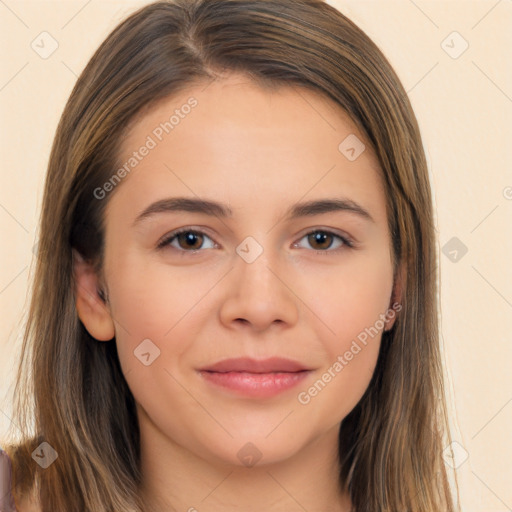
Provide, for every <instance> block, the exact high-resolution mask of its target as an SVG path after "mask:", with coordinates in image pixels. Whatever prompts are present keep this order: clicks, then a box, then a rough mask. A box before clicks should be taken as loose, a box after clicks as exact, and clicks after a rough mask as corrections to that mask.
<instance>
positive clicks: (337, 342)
mask: <svg viewBox="0 0 512 512" xmlns="http://www.w3.org/2000/svg"><path fill="white" fill-rule="evenodd" d="M191 96H193V97H194V98H196V99H197V102H198V104H197V106H196V107H195V108H193V109H192V110H191V111H190V113H189V114H188V115H187V116H186V117H184V118H183V119H180V122H179V124H178V125H177V126H175V127H174V129H173V130H172V131H171V132H170V133H169V134H165V135H164V136H163V138H162V140H161V141H158V140H157V139H156V138H155V137H153V138H154V139H155V140H157V142H158V144H157V145H156V147H154V148H153V149H151V150H150V151H149V153H148V154H147V155H146V156H145V157H144V158H143V159H142V160H141V161H140V163H138V165H137V166H136V168H135V169H134V170H133V171H132V172H131V173H130V174H129V175H128V176H126V177H125V178H124V179H123V180H122V182H121V183H120V184H119V185H117V188H116V190H115V192H114V193H112V195H111V196H110V197H107V199H104V200H105V201H106V200H108V201H109V202H108V207H107V210H106V220H105V227H106V232H105V260H104V264H105V265H104V274H103V276H104V282H102V281H100V279H99V278H98V276H96V275H95V274H94V273H93V272H92V269H91V268H90V267H89V266H88V265H87V264H86V263H85V262H83V261H82V260H81V259H80V258H79V257H78V256H77V255H76V254H75V256H77V257H76V258H75V273H76V279H77V281H78V284H79V286H78V288H77V290H78V291H77V310H78V314H79V316H80V319H81V321H82V322H83V324H84V325H85V327H86V328H87V329H88V331H89V332H90V334H91V335H92V336H93V337H94V338H96V339H97V340H98V342H106V341H108V340H112V338H114V336H115V343H117V347H118V351H119V358H120V362H121V366H122V369H123V373H124V375H125V377H126V380H127V383H128V385H129V387H130V389H131V391H132V393H133V395H134V397H135V401H136V403H137V414H138V419H139V425H140V433H141V469H142V474H143V485H142V490H141V492H142V493H143V496H144V497H145V499H146V500H147V503H148V504H149V505H150V509H151V510H155V511H164V510H180V511H181V510H183V511H190V512H193V511H195V510H197V511H198V512H213V511H215V512H217V511H223V512H230V511H235V510H236V511H239V510H244V511H247V512H261V511H263V510H264V511H268V512H276V511H280V512H284V511H286V512H299V511H304V510H307V511H309V512H313V511H315V512H320V511H322V512H327V511H330V512H348V511H349V510H350V500H349V498H348V493H347V492H346V491H343V490H340V488H339V484H338V473H339V471H338V468H337V446H338V440H337V436H338V430H339V426H340V422H341V421H342V420H343V418H344V417H345V416H346V415H347V414H348V413H349V412H350V411H351V410H352V409H353V408H354V406H355V405H356V404H357V403H358V401H359V400H360V399H361V397H362V395H363V394H364V392H365V390H366V389H367V387H368V384H369V382H370V379H371V377H372V374H373V372H374V369H375V365H376V361H377V356H378V351H379V346H380V339H381V335H382V330H380V332H379V334H378V335H377V336H374V337H373V338H369V341H368V343H367V344H366V345H365V346H363V345H361V344H360V345H361V347H363V348H362V350H360V351H359V352H358V353H357V355H354V356H353V358H350V360H346V359H344V361H345V362H346V364H344V366H343V369H342V371H338V372H336V374H335V377H332V378H331V379H330V380H329V382H328V383H327V384H326V385H325V387H324V388H323V389H322V390H321V391H320V392H318V393H317V394H316V395H314V393H313V394H309V395H308V396H309V397H310V400H309V401H308V402H307V403H301V402H300V401H299V399H298V395H299V393H300V392H307V391H308V389H310V388H311V387H312V386H313V385H314V384H315V382H317V381H318V380H319V379H322V375H323V374H324V373H325V372H327V371H328V369H329V368H331V372H332V367H333V363H335V362H336V361H337V360H338V361H339V359H337V358H338V356H340V355H341V356H343V354H345V353H346V352H347V351H349V350H350V347H351V345H352V343H353V341H354V340H355V339H357V336H358V335H359V334H360V333H361V332H362V331H364V330H365V328H370V327H372V326H374V325H376V321H377V320H378V319H379V315H382V314H385V313H386V312H387V311H389V308H391V305H392V304H393V302H395V301H399V300H400V289H399V288H398V286H395V287H394V286H393V284H394V283H393V272H392V259H391V245H390V243H391V241H390V234H389V231H388V227H387V217H386V202H385V195H384V189H383V186H382V182H381V178H380V175H379V173H380V172H381V171H380V170H379V165H378V161H377V159H376V157H375V156H374V154H373V153H372V152H371V149H370V145H369V144H368V143H367V142H365V144H366V149H365V150H364V151H363V152H362V153H361V154H360V156H359V157H358V158H356V159H355V160H354V161H350V160H349V159H348V158H347V157H346V156H345V155H344V154H342V153H341V152H340V151H339V150H338V146H339V144H340V142H341V141H343V140H344V139H345V138H346V137H347V136H348V135H350V134H355V135H356V136H357V137H358V138H359V139H360V140H361V141H365V139H364V137H363V135H362V134H361V133H360V131H359V130H358V129H357V128H356V126H355V125H354V124H353V123H352V121H351V120H350V119H349V117H348V116H347V115H346V114H345V113H344V112H343V111H342V110H341V109H340V108H339V107H337V106H336V105H335V104H334V103H332V102H331V101H330V100H328V99H326V98H325V97H323V96H321V95H319V94H317V93H314V92H311V91H307V90H305V89H296V88H292V87H285V88H280V89H278V90H276V91H273V92H269V91H267V90H263V89H261V88H259V87H258V86H257V85H255V84H253V83H252V82H250V81H249V80H248V79H247V78H244V77H242V76H237V75H232V76H228V77H225V78H223V79H219V80H217V81H214V82H212V83H210V84H209V85H208V86H207V87H205V84H201V85H197V86H193V87H190V88H189V89H188V90H187V91H186V92H182V93H180V94H178V95H176V96H173V97H172V98H167V99H166V100H165V101H163V102H160V103H159V104H158V105H157V106H156V107H155V108H152V109H151V110H150V111H149V112H146V113H144V115H143V116H141V118H140V119H137V121H136V123H134V125H133V126H132V127H131V128H130V131H129V134H128V136H127V137H126V139H124V140H123V144H122V151H121V155H120V159H119V160H120V161H121V162H126V161H127V160H128V159H129V158H130V156H131V155H132V153H133V151H135V150H137V149H138V148H140V147H141V145H143V144H144V143H145V141H146V140H147V137H148V135H151V134H152V133H153V130H154V129H155V127H157V126H159V124H160V123H162V122H164V121H166V120H168V119H169V116H170V115H171V114H172V113H173V112H174V110H175V109H176V108H180V106H182V105H184V104H185V103H186V102H187V100H188V98H190V97H191ZM171 197H186V198H191V199H198V198H202V199H208V200H211V201H216V202H219V203H222V204H223V205H225V206H226V207H229V208H231V210H232V212H233V213H232V216H228V217H225V218H223V217H220V216H214V215H208V214H206V213H199V212H190V211H165V212H159V213H153V214H152V215H148V216H146V217H144V218H143V219H141V220H139V221H138V222H136V219H137V217H138V216H139V214H140V213H141V212H142V211H143V210H144V209H145V208H147V207H148V206H149V205H150V204H152V203H153V202H155V201H158V200H161V199H166V198H171ZM340 198H343V199H349V200H352V201H354V202H356V203H358V205H360V206H361V207H362V208H364V209H365V210H366V211H367V212H368V213H369V214H370V215H371V218H372V220H370V219H368V218H366V217H365V216H363V215H360V214H358V213H355V212H351V211H348V210H336V211H327V212H323V213H319V214H315V215H308V216H300V217H296V218H290V219H288V218H285V213H286V212H287V210H288V209H289V208H290V207H291V206H292V205H294V204H295V203H298V202H306V201H313V200H321V199H340ZM178 228H190V229H191V230H192V231H193V232H196V237H195V238H194V237H193V236H192V235H190V234H189V235H188V236H189V237H192V238H191V242H189V244H190V246H192V248H193V249H195V253H194V254H192V252H191V251H192V249H189V248H188V246H187V238H186V234H184V235H180V236H179V237H175V238H174V239H173V241H172V242H170V243H169V244H168V245H166V246H164V247H163V248H161V249H157V245H158V242H159V241H160V240H161V239H162V238H163V237H164V236H165V235H168V234H170V233H171V232H173V231H174V230H176V229H178ZM198 231H199V232H200V233H199V234H197V232H198ZM315 231H320V232H321V233H326V234H325V236H326V238H325V239H324V240H322V239H321V238H320V239H316V238H314V237H313V236H309V237H308V236H307V235H308V234H309V233H311V232H315ZM338 236H342V237H346V238H349V240H352V241H353V243H354V247H353V248H350V247H348V246H346V245H344V244H343V242H342V241H341V239H339V238H338ZM246 237H252V238H253V239H254V240H255V241H256V242H257V244H259V247H261V248H262V249H263V252H262V253H261V254H260V255H259V256H257V257H256V259H255V260H254V261H251V262H250V263H249V262H248V261H247V260H245V259H244V258H242V257H241V256H240V255H239V254H238V253H237V251H236V249H237V247H239V246H240V244H241V243H242V242H243V241H244V240H245V239H246ZM251 243H252V242H251ZM241 247H245V248H246V249H247V248H248V247H249V246H245V244H242V246H241ZM250 247H251V248H250V250H249V252H250V251H254V250H255V249H254V247H256V246H254V245H251V246H250ZM240 254H242V253H240ZM253 254H254V253H253ZM99 286H104V288H105V290H106V291H107V293H108V303H107V305H106V307H105V306H104V305H102V303H101V301H100V300H98V295H97V287H99ZM393 323H394V318H391V319H387V320H386V322H385V326H384V327H383V329H390V328H391V327H392V325H393ZM146 339H150V340H151V343H152V344H153V345H146V350H145V352H146V353H148V351H150V356H151V357H154V356H153V355H151V354H155V352H154V351H155V348H152V347H155V346H156V347H158V349H159V350H160V355H159V357H157V358H156V359H154V361H153V362H151V363H150V364H148V365H145V364H143V363H141V360H140V359H139V358H137V357H136V356H135V355H134V351H135V352H137V350H136V349H137V347H138V346H139V345H140V344H141V342H142V341H143V340H146ZM112 342H113V341H112ZM148 346H149V347H150V348H147V347H148ZM241 356H248V357H252V358H254V359H265V358H269V357H273V356H278V357H285V358H288V359H293V360H295V361H298V362H301V363H303V364H304V365H307V367H308V368H310V369H311V371H310V372H309V373H308V374H307V375H306V377H305V378H304V379H303V381H301V383H300V384H299V385H298V386H296V387H293V388H292V389H288V390H285V391H283V392H281V393H278V394H276V395H275V396H271V397H248V396H241V395H239V394H236V393H235V392H233V391H232V390H228V389H224V388H219V387H218V386H215V385H212V384H211V383H209V382H207V381H205V379H204V378H203V377H202V375H201V374H200V373H199V372H198V369H199V368H201V367H203V366H205V365H207V364H212V363H215V362H217V361H220V360H222V359H226V358H232V357H241ZM324 382H325V381H324ZM313 395H314V396H313ZM302 396H303V397H304V394H303V395H302ZM248 443H252V444H251V445H248ZM241 449H242V454H245V455H247V453H248V454H249V455H254V456H255V458H256V459H257V460H256V463H255V464H254V465H251V466H249V465H248V464H247V463H246V462H244V460H247V459H243V457H242V456H241V455H240V454H239V451H240V450H241Z"/></svg>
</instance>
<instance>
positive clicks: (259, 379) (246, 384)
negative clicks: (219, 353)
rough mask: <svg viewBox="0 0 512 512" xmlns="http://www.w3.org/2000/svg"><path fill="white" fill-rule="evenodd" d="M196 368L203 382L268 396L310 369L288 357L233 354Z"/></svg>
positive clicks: (292, 384) (288, 386)
mask: <svg viewBox="0 0 512 512" xmlns="http://www.w3.org/2000/svg"><path fill="white" fill-rule="evenodd" d="M198 371H199V373H200V375H201V377H202V378H203V379H204V381H205V382H207V383H208V384H211V385H213V386H215V387H217V388H219V387H220V388H223V389H224V390H227V391H228V392H230V393H235V394H237V395H242V396H246V397H253V398H270V397H272V396H275V395H277V394H279V393H282V392H284V391H287V390H289V389H291V388H293V387H295V386H297V385H298V384H299V383H300V382H302V381H303V380H304V379H305V378H306V377H307V376H309V375H310V374H311V373H312V371H313V369H312V368H309V367H307V366H305V365H303V364H301V363H299V362H297V361H293V360H291V359H283V358H270V359H264V360H256V359H250V358H237V359H225V360H223V361H219V362H218V363H215V364H213V365H211V366H207V367H204V368H201V369H200V370H198Z"/></svg>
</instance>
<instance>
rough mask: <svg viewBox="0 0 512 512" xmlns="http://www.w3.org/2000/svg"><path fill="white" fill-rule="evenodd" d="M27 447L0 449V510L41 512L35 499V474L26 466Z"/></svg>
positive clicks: (28, 465)
mask: <svg viewBox="0 0 512 512" xmlns="http://www.w3.org/2000/svg"><path fill="white" fill-rule="evenodd" d="M28 449H29V447H28V446H27V445H24V444H22V445H17V446H12V445H11V446H7V447H5V449H2V448H0V475H1V478H0V488H1V489H0V490H1V491H2V492H1V496H0V498H1V499H0V510H2V511H3V510H6V511H9V512H41V507H40V505H39V503H38V500H37V498H36V485H35V479H34V477H35V474H34V472H33V471H30V470H29V468H30V467H32V465H31V464H27V460H26V458H27V457H31V456H30V452H29V451H28Z"/></svg>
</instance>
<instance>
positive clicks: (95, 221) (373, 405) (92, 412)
mask: <svg viewBox="0 0 512 512" xmlns="http://www.w3.org/2000/svg"><path fill="white" fill-rule="evenodd" d="M224 72H238V73H243V74H245V75H247V76H248V77H250V78H251V79H252V80H254V81H256V82H257V83H258V84H259V85H261V86H263V87H279V86H297V87H305V88H309V89H311V90H314V91H317V92H321V93H322V94H323V95H325V96H326V97H328V98H330V99H331V100H334V101H335V102H336V103H337V104H339V105H340V106H341V107H342V108H343V109H344V110H345V111H346V112H347V113H348V114H349V115H350V117H351V118H352V120H353V121H354V122H355V123H356V125H357V126H358V128H359V129H360V131H361V133H362V134H364V136H365V137H366V139H367V141H368V143H369V144H370V146H371V149H372V150H373V151H374V152H375V154H376V155H377V157H378V159H379V162H380V166H381V168H382V173H383V178H384V184H385V195H386V198H387V211H388V222H389V228H390V233H391V237H392V251H393V263H394V269H395V276H396V272H397V269H398V268H399V265H403V266H404V268H405V269H406V279H405V281H404V288H403V295H402V305H403V307H402V310H401V311H400V314H399V315H398V318H397V321H396V322H395V324H394V326H393V328H392V329H391V330H390V331H387V332H384V333H383V337H382V342H381V350H380V353H379V359H378V362H377V367H376V369H375V373H374V375H373V378H372V381H371V383H370V385H369V387H368V389H367V390H366V393H365V394H364V396H363V397H362V399H361V400H360V402H359V403H358V404H357V406H356V407H355V408H354V409H353V410H352V411H351V412H350V414H349V415H348V416H347V417H346V418H345V419H344V420H343V421H342V423H341V428H340V433H339V445H340V447H339V459H340V467H341V471H340V475H339V476H340V485H343V486H347V487H348V489H349V492H350V496H351V500H352V503H353V506H354V509H355V510H356V511H357V512H379V511H387V512H397V511H407V512H440V511H443V512H452V511H454V510H456V509H455V505H454V499H453V498H452V492H451V490H450V485H449V479H448V474H447V469H446V467H445V465H444V462H443V457H442V451H443V448H445V447H446V446H448V444H449V441H450V435H449V428H448V421H447V412H446V405H445V394H444V388H443V375H442V365H441V354H440V348H439V338H438V317H437V314H438V313H437V297H436V294H437V266H436V238H435V230H434V226H433V211H432V201H431V190H430V183H429V179H428V170H427V164H426V159H425V155H424V151H423V147H422V142H421V136H420V132H419V128H418V124H417V121H416V118H415V115H414V113H413V111H412V108H411V105H410V102H409V99H408V97H407V94H406V92H405V90H404V88H403V86H402V85H401V83H400V81H399V79H398V77H397V75H396V74H395V72H394V71H393V69H392V67H391V65H390V64H389V63H388V61H387V60H386V58H385V57H384V56H383V54H382V53H381V51H380V50H379V49H378V48H377V46H376V45H375V44H374V43H373V42H372V41H371V40H370V39H369V37H368V36H367V35H366V34H365V33H364V32H363V31H362V30H361V29H359V28H358V27H357V26H356V25H355V24H354V23H353V22H352V21H350V20H349V19H347V18H346V17H345V16H344V15H343V14H341V13H340V12H339V11H338V10H336V9H335V8H334V7H331V6H330V5H328V4H326V3H324V2H322V1H320V0H214V1H213V0H172V1H168V2H156V3H153V4H149V5H147V6H145V7H143V8H141V9H139V10H138V11H137V12H135V13H134V14H132V15H131V16H129V17H128V18H127V19H126V20H125V21H123V22H122V23H121V24H120V25H119V26H118V27H117V28H115V29H114V30H113V32H112V33H111V34H110V35H109V36H108V37H107V39H106V40H105V41H104V42H103V43H102V44H101V46H100V47H99V49H98V50H97V51H96V52H95V54H94V55H93V57H92V58H91V60H90V62H89V63H88V64H87V66H86V68H85V69H84V71H83V72H82V74H81V75H80V77H79V79H78V81H77V83H76V85H75V87H74V89H73V91H72V94H71V96H70V98H69V100H68V102H67V104H66V106H65V109H64V112H63V114H62V117H61V120H60V123H59V126H58V129H57V133H56V136H55V140H54V143H53V148H52V151H51V156H50V161H49V166H48V172H47V178H46V184H45V189H44V200H43V208H42V215H41V224H40V242H39V250H38V254H37V261H36V267H35V277H34V283H33V287H32V290H31V304H30V309H29V312H28V321H27V324H26V330H25V333H24V340H23V346H22V358H21V362H20V368H19V372H18V380H17V384H16V388H15V407H16V411H17V416H16V417H15V424H16V425H18V427H20V428H21V429H22V430H23V431H24V432H25V433H27V434H26V436H25V439H23V440H22V441H21V442H16V443H14V442H12V443H11V446H9V447H8V453H9V455H10V457H11V458H12V461H13V468H14V484H15V492H16V495H17V496H21V495H23V494H24V493H26V492H27V491H28V490H29V488H31V487H33V486H34V484H35V487H34V488H35V489H36V490H37V494H38V498H39V501H40V503H41V505H42V509H43V510H45V511H50V510H51V511H54V512H73V511H84V510H88V511H94V512H107V511H109V512H110V511H133V512H136V511H142V510H144V506H143V504H142V503H141V500H140V499H139V497H138V486H139V483H140V481H141V474H140V469H139V431H138V425H137V417H136V414H135V406H134V399H133V396H132V394H131V392H130V390H129V388H128V386H127V384H126V381H125V379H124V377H123V374H122V371H121V368H120V365H119V361H118V357H117V351H116V345H115V342H110V343H98V342H96V341H95V340H94V339H93V338H92V337H91V336H90V335H89V334H88V332H87V331H86V330H85V328H84V326H83V325H82V324H81V322H80V320H79V318H78V315H77V311H76V307H75V298H76V290H75V288H74V287H75V284H74V280H73V268H72V248H75V249H76V250H78V251H79V252H80V253H81V254H82V255H83V257H84V258H86V259H87V260H89V261H90V262H93V263H94V264H95V268H96V269H97V270H98V272H100V273H101V269H102V256H103V244H104V211H105V207H106V205H107V202H108V198H106V199H104V200H97V199H96V198H95V196H94V190H95V189H97V188H98V187H101V186H102V185H103V184H104V183H105V182H106V181H107V180H108V178H109V177H111V176H112V175H113V173H114V171H115V170H116V169H117V168H118V167H117V166H118V165H119V162H118V161H117V159H116V155H118V152H119V145H120V141H121V140H122V138H123V134H124V133H125V130H126V129H127V127H128V126H129V125H130V123H133V122H134V120H135V119H136V118H137V117H136V116H138V115H140V114H141V112H143V111H144V109H146V108H148V107H149V106H151V105H154V104H155V102H156V101H158V100H161V99H163V98H165V97H168V96H170V95H172V94H175V93H177V92H178V91H181V90H184V89H186V88H187V87H189V86H190V85H191V84H194V83H198V82H201V81H209V80H213V79H216V78H218V77H219V76H221V75H222V73H224ZM340 142H341V141H340ZM28 432H30V435H29V434H28ZM43 441H46V442H48V443H49V444H50V445H51V446H52V447H53V449H55V451H56V452H57V453H58V457H57V459H56V460H55V462H54V463H53V464H51V465H50V466H49V467H48V468H47V469H42V468H40V467H39V466H38V465H37V464H36V463H35V462H34V461H33V460H32V459H31V453H32V451H33V450H34V449H35V448H36V447H37V446H38V445H39V444H40V443H41V442H43Z"/></svg>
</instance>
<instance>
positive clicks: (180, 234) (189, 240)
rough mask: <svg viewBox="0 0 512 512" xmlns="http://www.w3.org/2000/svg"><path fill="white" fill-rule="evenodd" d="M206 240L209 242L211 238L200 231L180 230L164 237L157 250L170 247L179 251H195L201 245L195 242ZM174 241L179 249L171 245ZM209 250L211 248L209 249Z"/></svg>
mask: <svg viewBox="0 0 512 512" xmlns="http://www.w3.org/2000/svg"><path fill="white" fill-rule="evenodd" d="M204 237H206V238H208V239H210V240H211V238H210V237H209V236H208V235H206V234H205V233H202V232H201V231H195V230H192V229H182V230H180V231H175V232H174V233H171V234H170V235H169V236H168V237H165V238H164V239H163V240H162V241H161V242H160V243H159V244H158V249H161V248H162V247H164V246H166V245H171V246H173V247H175V248H177V249H178V250H179V249H185V250H187V249H191V250H192V251H196V250H198V249H200V247H201V243H200V242H199V246H198V242H197V240H198V239H199V240H200V241H201V239H202V238H204ZM174 240H176V241H177V242H178V244H179V247H176V246H175V245H173V244H172V242H174ZM210 248H211V247H210ZM188 252H191V251H188Z"/></svg>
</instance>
